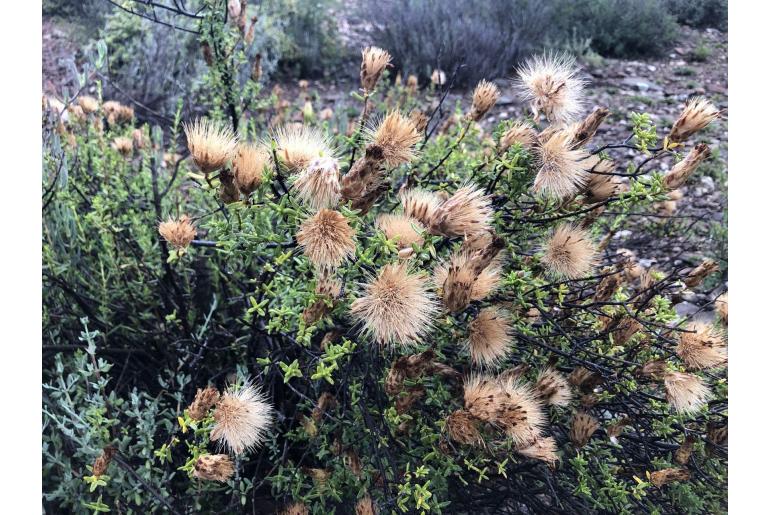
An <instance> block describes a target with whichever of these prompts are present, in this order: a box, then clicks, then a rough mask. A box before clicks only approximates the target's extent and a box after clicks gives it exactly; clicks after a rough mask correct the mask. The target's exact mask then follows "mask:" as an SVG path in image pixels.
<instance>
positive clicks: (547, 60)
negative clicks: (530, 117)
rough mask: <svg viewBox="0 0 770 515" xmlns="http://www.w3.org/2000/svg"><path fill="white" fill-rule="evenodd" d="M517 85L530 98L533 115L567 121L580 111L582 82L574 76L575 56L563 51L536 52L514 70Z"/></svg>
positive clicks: (563, 122)
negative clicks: (537, 53)
mask: <svg viewBox="0 0 770 515" xmlns="http://www.w3.org/2000/svg"><path fill="white" fill-rule="evenodd" d="M518 74H519V81H518V86H519V87H520V89H521V90H522V93H523V96H524V98H525V100H528V101H529V102H530V107H531V109H532V112H533V114H534V115H535V118H538V117H539V116H540V113H542V114H544V115H545V117H546V118H547V119H548V121H550V122H552V123H558V124H568V123H571V122H573V121H574V120H575V118H576V117H577V116H578V115H579V114H580V111H581V109H582V106H583V99H582V94H583V86H584V82H583V80H581V79H580V78H579V77H578V70H577V68H576V67H575V59H574V58H572V57H569V56H567V55H564V54H549V55H543V56H537V57H534V58H533V59H530V60H528V61H527V62H526V63H525V64H524V65H523V66H522V67H521V68H519V70H518Z"/></svg>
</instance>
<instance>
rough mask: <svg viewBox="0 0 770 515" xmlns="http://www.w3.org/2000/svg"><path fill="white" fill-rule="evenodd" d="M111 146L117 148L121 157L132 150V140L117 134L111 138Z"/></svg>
mask: <svg viewBox="0 0 770 515" xmlns="http://www.w3.org/2000/svg"><path fill="white" fill-rule="evenodd" d="M111 146H112V148H113V149H115V150H117V151H118V153H120V155H121V156H123V157H128V156H130V155H131V152H133V151H134V140H133V139H131V138H126V137H123V136H118V137H117V138H115V139H114V140H112V145H111Z"/></svg>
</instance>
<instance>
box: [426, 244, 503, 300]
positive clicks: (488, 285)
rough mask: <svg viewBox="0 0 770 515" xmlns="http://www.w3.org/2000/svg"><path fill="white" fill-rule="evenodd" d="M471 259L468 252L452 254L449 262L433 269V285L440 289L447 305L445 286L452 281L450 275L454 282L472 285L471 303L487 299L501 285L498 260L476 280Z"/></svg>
mask: <svg viewBox="0 0 770 515" xmlns="http://www.w3.org/2000/svg"><path fill="white" fill-rule="evenodd" d="M470 259H471V258H470V254H468V253H467V252H456V253H454V254H452V256H451V257H450V259H449V261H448V262H442V263H439V264H438V265H436V268H434V269H433V283H434V284H435V285H436V287H437V288H438V289H439V291H440V294H441V297H442V298H443V299H444V303H445V304H446V302H447V298H446V297H447V295H446V294H447V292H446V291H445V290H444V285H445V284H446V282H447V280H449V279H450V275H451V280H452V282H456V283H458V284H470V298H469V301H478V300H483V299H485V298H486V297H488V296H489V295H490V294H491V293H492V292H493V291H494V290H495V289H497V287H498V286H499V285H500V280H501V277H500V274H501V269H500V262H499V261H498V260H495V261H493V262H492V263H491V264H490V265H489V266H488V267H486V268H484V270H482V271H481V273H480V274H479V275H478V276H476V277H475V279H474V278H473V276H472V274H471V271H470V265H469V261H470ZM450 272H451V274H450Z"/></svg>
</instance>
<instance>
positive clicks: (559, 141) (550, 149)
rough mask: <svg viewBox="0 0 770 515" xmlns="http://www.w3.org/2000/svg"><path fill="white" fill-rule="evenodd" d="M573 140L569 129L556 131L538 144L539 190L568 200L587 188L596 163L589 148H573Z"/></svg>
mask: <svg viewBox="0 0 770 515" xmlns="http://www.w3.org/2000/svg"><path fill="white" fill-rule="evenodd" d="M570 141H571V135H570V134H569V133H568V132H566V131H556V132H554V133H553V134H551V135H550V136H548V137H547V139H545V140H542V141H541V143H540V145H538V146H536V147H535V149H536V151H535V166H536V167H537V175H536V176H535V183H534V185H533V190H534V191H535V192H536V193H539V194H542V195H546V196H549V197H555V198H559V199H564V198H567V197H570V196H573V195H575V194H577V193H578V192H579V191H580V190H581V189H582V188H583V187H585V185H586V183H587V182H588V179H589V175H588V169H589V168H590V167H591V165H592V162H591V160H590V159H588V157H589V155H588V153H587V152H586V151H585V150H582V149H573V148H571V147H570Z"/></svg>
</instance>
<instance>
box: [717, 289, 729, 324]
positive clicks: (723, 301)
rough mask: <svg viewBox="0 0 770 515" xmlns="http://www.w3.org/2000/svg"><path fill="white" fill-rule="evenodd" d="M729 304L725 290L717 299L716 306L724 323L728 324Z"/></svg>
mask: <svg viewBox="0 0 770 515" xmlns="http://www.w3.org/2000/svg"><path fill="white" fill-rule="evenodd" d="M727 306H728V302H727V292H724V293H723V294H722V295H720V296H719V297H717V300H716V301H715V302H714V307H715V308H716V312H717V314H718V315H719V318H720V319H722V323H723V324H725V325H727V314H728V309H727Z"/></svg>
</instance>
